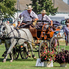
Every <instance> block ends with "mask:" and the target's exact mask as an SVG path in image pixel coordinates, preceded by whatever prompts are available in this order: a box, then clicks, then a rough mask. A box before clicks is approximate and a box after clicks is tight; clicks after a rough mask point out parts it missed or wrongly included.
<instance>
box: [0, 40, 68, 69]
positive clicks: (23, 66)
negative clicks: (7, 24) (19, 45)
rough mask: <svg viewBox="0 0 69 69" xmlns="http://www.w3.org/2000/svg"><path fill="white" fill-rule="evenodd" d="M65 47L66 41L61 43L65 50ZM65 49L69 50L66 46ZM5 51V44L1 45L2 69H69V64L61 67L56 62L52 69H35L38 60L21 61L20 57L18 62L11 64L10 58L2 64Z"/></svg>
mask: <svg viewBox="0 0 69 69" xmlns="http://www.w3.org/2000/svg"><path fill="white" fill-rule="evenodd" d="M64 46H65V42H64V41H60V48H61V49H63V48H64ZM65 49H67V50H69V46H65ZM4 51H5V47H4V44H2V45H0V69H69V64H67V67H66V68H65V67H60V64H58V63H56V62H54V66H53V67H51V68H47V67H35V64H36V60H37V59H36V60H34V59H33V58H28V59H21V57H19V58H18V59H17V60H14V61H13V62H12V63H10V62H9V60H10V58H9V56H8V59H7V61H6V62H5V63H3V62H2V60H3V57H2V54H3V53H4ZM35 55H36V57H37V58H38V53H37V52H35Z"/></svg>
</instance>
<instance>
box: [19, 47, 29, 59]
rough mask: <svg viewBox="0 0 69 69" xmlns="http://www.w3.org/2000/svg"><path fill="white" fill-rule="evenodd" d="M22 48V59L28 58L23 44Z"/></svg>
mask: <svg viewBox="0 0 69 69" xmlns="http://www.w3.org/2000/svg"><path fill="white" fill-rule="evenodd" d="M20 49H21V51H20V55H21V58H22V59H27V58H28V55H27V53H26V48H25V47H23V46H21V47H20Z"/></svg>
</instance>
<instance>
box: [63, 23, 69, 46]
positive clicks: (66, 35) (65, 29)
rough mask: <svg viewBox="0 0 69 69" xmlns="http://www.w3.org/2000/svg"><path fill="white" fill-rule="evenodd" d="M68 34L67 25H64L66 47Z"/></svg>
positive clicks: (68, 24) (68, 27) (68, 25)
mask: <svg viewBox="0 0 69 69" xmlns="http://www.w3.org/2000/svg"><path fill="white" fill-rule="evenodd" d="M68 33H69V23H66V27H65V28H64V34H65V43H66V46H67V45H68V38H69V37H68V35H69V34H68Z"/></svg>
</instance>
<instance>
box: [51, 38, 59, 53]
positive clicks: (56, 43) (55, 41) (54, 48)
mask: <svg viewBox="0 0 69 69" xmlns="http://www.w3.org/2000/svg"><path fill="white" fill-rule="evenodd" d="M50 46H51V47H50V50H52V51H54V52H55V53H56V52H59V41H58V39H57V37H52V38H51V40H50Z"/></svg>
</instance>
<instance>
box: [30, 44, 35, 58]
mask: <svg viewBox="0 0 69 69" xmlns="http://www.w3.org/2000/svg"><path fill="white" fill-rule="evenodd" d="M29 44H30V47H31V52H32V57H33V58H34V59H36V57H35V55H34V54H33V47H32V45H31V43H29Z"/></svg>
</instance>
